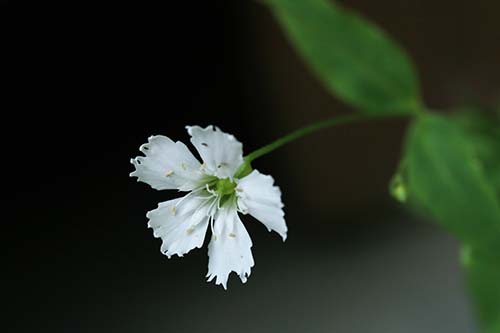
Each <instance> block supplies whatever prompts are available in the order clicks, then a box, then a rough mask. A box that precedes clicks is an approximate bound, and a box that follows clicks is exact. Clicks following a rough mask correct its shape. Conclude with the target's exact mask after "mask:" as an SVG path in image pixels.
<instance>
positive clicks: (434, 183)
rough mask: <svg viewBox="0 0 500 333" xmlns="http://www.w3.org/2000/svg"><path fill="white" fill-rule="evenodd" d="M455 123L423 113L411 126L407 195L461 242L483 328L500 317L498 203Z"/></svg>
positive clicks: (408, 149) (499, 213) (499, 211)
mask: <svg viewBox="0 0 500 333" xmlns="http://www.w3.org/2000/svg"><path fill="white" fill-rule="evenodd" d="M472 147H473V144H472V143H471V142H470V141H469V137H468V136H467V134H465V133H464V132H463V131H462V130H461V128H460V127H459V126H457V125H456V123H454V122H452V121H450V120H448V119H446V118H444V117H441V116H438V115H421V116H419V118H418V119H416V120H415V123H414V124H413V125H412V128H411V129H410V133H409V137H408V141H407V144H406V162H407V168H408V169H407V171H408V187H409V193H410V194H409V195H410V199H411V200H413V201H415V202H416V203H417V204H418V205H420V206H421V207H422V208H424V209H425V210H427V211H429V212H430V213H431V214H432V215H433V216H434V217H435V218H436V221H437V222H438V223H439V224H441V225H442V226H444V227H445V228H446V229H448V230H449V231H450V232H451V233H452V234H454V235H455V236H456V237H457V238H459V239H460V240H461V241H463V242H464V244H465V248H466V251H465V252H466V255H464V256H463V258H464V260H463V262H464V265H465V267H466V268H467V271H468V276H469V284H470V287H471V290H472V292H473V294H474V297H475V299H476V303H477V308H478V310H479V317H480V319H481V321H482V323H483V324H484V326H485V328H490V327H491V325H495V324H496V322H497V321H498V320H499V318H500V278H499V277H500V206H499V202H498V200H497V198H496V193H495V191H494V188H493V187H492V186H491V184H490V183H489V182H488V181H487V178H486V176H485V174H484V172H483V169H482V168H481V166H480V164H479V163H478V161H477V157H476V155H475V151H474V149H473V148H472Z"/></svg>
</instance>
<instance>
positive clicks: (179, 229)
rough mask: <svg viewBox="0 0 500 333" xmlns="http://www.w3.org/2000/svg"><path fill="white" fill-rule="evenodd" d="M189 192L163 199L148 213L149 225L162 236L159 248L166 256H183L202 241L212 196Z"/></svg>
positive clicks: (155, 232) (201, 243) (154, 233)
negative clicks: (183, 195)
mask: <svg viewBox="0 0 500 333" xmlns="http://www.w3.org/2000/svg"><path fill="white" fill-rule="evenodd" d="M204 194H206V195H201V194H193V193H190V194H188V195H187V196H185V197H183V198H179V199H174V200H170V201H166V202H162V203H160V204H159V205H158V208H157V209H155V210H152V211H150V212H148V213H147V217H148V219H149V223H148V227H149V228H152V229H153V235H154V236H155V237H156V238H161V239H162V241H163V243H162V246H161V252H162V253H163V254H165V255H166V256H168V257H169V258H170V257H171V256H172V255H174V254H177V255H178V256H179V257H182V256H183V255H184V254H186V253H188V252H189V251H190V250H192V249H194V248H200V247H201V246H202V245H203V241H204V239H205V234H206V231H207V226H208V222H209V219H210V216H209V215H210V212H211V210H212V209H213V207H214V205H215V197H214V196H212V195H210V194H208V192H205V193H204Z"/></svg>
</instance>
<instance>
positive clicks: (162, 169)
mask: <svg viewBox="0 0 500 333" xmlns="http://www.w3.org/2000/svg"><path fill="white" fill-rule="evenodd" d="M139 150H140V151H141V152H143V153H144V155H145V156H138V157H136V158H134V159H132V160H131V161H130V162H131V163H132V164H133V165H134V166H135V171H134V172H132V173H131V174H130V176H131V177H137V181H141V182H144V183H147V184H149V185H151V187H152V188H154V189H157V190H170V189H179V190H181V191H189V190H192V189H194V188H196V187H198V186H200V185H201V184H202V180H203V178H204V177H206V175H205V174H204V173H203V172H202V171H201V170H200V162H198V160H197V159H196V158H195V157H194V156H193V154H192V153H191V152H190V151H189V149H188V148H187V147H186V145H184V144H183V143H182V142H174V141H172V140H170V139H169V138H167V137H166V136H162V135H156V136H151V137H149V139H148V143H145V144H143V145H142V146H141V147H140V148H139Z"/></svg>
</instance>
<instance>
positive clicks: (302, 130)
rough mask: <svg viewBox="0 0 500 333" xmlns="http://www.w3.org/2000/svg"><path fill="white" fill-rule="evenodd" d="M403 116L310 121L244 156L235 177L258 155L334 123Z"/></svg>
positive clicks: (373, 116)
mask: <svg viewBox="0 0 500 333" xmlns="http://www.w3.org/2000/svg"><path fill="white" fill-rule="evenodd" d="M403 116H408V114H404V113H403V114H402V113H391V114H388V113H386V114H383V115H365V114H350V115H343V116H338V117H335V118H330V119H326V120H322V121H318V122H316V123H312V124H310V125H308V126H305V127H302V128H299V129H297V130H295V131H293V132H291V133H289V134H287V135H285V136H283V137H281V138H279V139H277V140H276V141H273V142H271V143H270V144H268V145H266V146H264V147H261V148H259V149H257V150H255V151H253V152H251V153H250V154H248V155H247V156H245V158H244V162H243V165H242V166H241V167H240V168H239V169H238V170H237V171H236V173H235V175H234V176H235V177H236V178H242V177H245V176H246V175H248V174H249V173H250V172H252V167H251V164H250V163H251V162H252V161H253V160H255V159H256V158H258V157H261V156H262V155H265V154H267V153H270V152H272V151H273V150H275V149H278V148H279V147H281V146H283V145H285V144H287V143H288V142H291V141H294V140H297V139H300V138H301V137H303V136H305V135H307V134H310V133H313V132H316V131H319V130H321V129H324V128H327V127H330V126H336V125H341V124H348V123H356V122H361V121H365V120H371V119H376V118H391V117H392V118H393V117H403Z"/></svg>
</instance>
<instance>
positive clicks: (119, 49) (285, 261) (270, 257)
mask: <svg viewBox="0 0 500 333" xmlns="http://www.w3.org/2000/svg"><path fill="white" fill-rule="evenodd" d="M343 3H345V4H346V5H347V6H349V7H351V8H353V9H355V10H357V11H358V12H360V13H362V14H364V15H365V16H367V17H369V18H370V19H372V20H373V21H375V22H377V23H378V24H379V25H380V26H381V27H383V28H384V29H385V30H386V31H388V32H389V33H390V34H391V35H392V36H393V37H394V38H395V39H396V40H397V41H398V42H400V43H401V44H402V45H403V46H404V47H405V48H406V49H407V50H408V52H409V53H410V54H411V56H412V58H413V59H414V61H415V63H416V66H417V67H418V69H419V73H420V77H421V80H422V84H423V91H424V96H425V99H426V101H427V103H428V105H430V106H431V107H434V108H444V109H446V108H449V107H451V106H453V105H456V104H459V103H462V102H478V103H485V104H487V103H492V102H493V101H494V100H495V99H496V98H498V92H499V90H498V87H499V86H500V43H499V41H500V29H498V13H499V12H500V3H499V2H496V1H485V0H483V1H476V2H474V3H460V2H456V1H451V0H446V1H439V2H436V1H430V0H421V1H416V0H405V1H401V0H397V1H396V0H391V1H384V2H373V1H369V0H350V1H343ZM131 4H132V3H129V4H128V5H131ZM117 8H118V9H117ZM110 9H113V11H109V10H110ZM108 11H109V12H108ZM154 12H155V15H153V14H151V11H148V12H142V11H139V10H136V9H135V8H133V7H129V8H126V9H125V5H124V4H122V3H120V5H116V4H109V6H108V5H107V4H106V5H103V8H100V9H98V10H95V11H94V10H90V11H89V10H88V9H85V8H80V7H78V8H76V6H75V7H74V8H72V10H71V11H69V12H68V14H67V15H66V16H64V17H61V16H57V15H53V13H52V14H48V15H47V16H46V17H45V18H42V19H39V20H36V21H34V22H36V23H33V22H32V24H31V25H30V26H29V27H25V29H24V30H23V27H22V26H21V27H20V28H19V32H20V33H21V34H22V35H23V38H20V39H19V41H18V42H17V45H16V46H17V47H14V48H13V50H14V52H15V53H16V55H17V59H16V60H17V61H18V62H19V66H18V69H19V74H18V75H17V77H16V79H17V80H18V81H19V82H18V81H16V82H15V84H14V86H17V85H19V86H20V87H23V89H24V90H23V91H25V93H23V94H21V95H20V96H17V95H16V98H15V99H16V103H15V107H14V108H13V111H14V112H12V114H13V115H14V119H15V121H16V122H17V123H21V124H23V125H22V128H21V130H20V133H18V134H17V135H16V137H15V138H12V137H10V139H9V140H8V141H5V142H11V145H8V147H7V148H8V158H9V162H10V163H8V164H10V165H14V167H15V173H9V174H6V175H5V176H4V177H5V180H6V183H7V185H12V188H11V187H10V186H7V188H6V189H5V190H6V193H10V195H9V198H8V199H7V200H6V201H5V202H6V203H7V206H8V208H9V211H10V212H12V213H13V216H12V219H8V221H7V222H6V235H7V238H8V239H7V242H6V244H7V247H8V251H7V263H10V264H12V267H13V269H9V270H8V271H7V272H6V274H5V276H6V280H5V284H4V285H5V287H7V289H8V290H7V291H6V295H7V297H8V299H9V302H8V303H7V304H9V310H10V311H8V312H7V314H8V315H9V318H10V319H11V320H9V321H8V322H9V323H10V322H12V323H13V325H14V326H13V328H12V329H15V330H12V331H16V332H28V331H29V332H33V331H36V332H115V331H116V332H338V333H361V332H363V333H366V332H371V333H379V332H380V333H392V332H405V333H413V332H415V333H417V332H418V333H421V332H427V333H433V332H435V333H447V332H450V333H462V332H463V333H466V332H472V331H473V330H474V320H473V311H472V308H471V306H470V304H469V299H468V295H467V293H466V290H465V282H464V279H463V277H462V275H461V272H460V268H459V263H458V246H457V243H456V242H455V241H454V240H453V239H451V237H449V236H448V235H446V234H445V233H444V232H443V231H442V230H440V229H439V228H437V227H435V226H434V225H433V224H432V223H430V222H429V221H425V219H424V218H422V217H421V218H417V217H415V216H414V215H412V214H410V212H407V211H405V209H404V208H403V207H401V206H400V205H399V204H397V203H395V202H393V201H392V199H391V198H390V197H389V195H388V192H387V184H388V182H389V179H390V177H391V175H392V173H393V172H394V170H395V168H396V165H397V163H398V158H399V155H400V149H401V144H402V140H403V138H404V131H405V127H406V125H407V124H406V122H405V121H404V120H390V121H389V120H387V121H386V120H378V121H376V122H373V123H369V124H368V123H367V124H357V125H349V126H347V125H346V126H342V127H339V128H336V129H332V130H329V131H325V132H321V133H316V134H314V135H311V136H310V137H307V138H306V139H303V140H301V141H298V142H295V143H292V144H290V145H288V146H286V147H284V148H282V149H280V150H278V151H276V152H275V153H273V154H271V155H269V156H266V157H263V158H262V159H260V160H258V161H256V163H255V165H254V166H255V167H256V168H258V169H259V170H261V171H262V172H263V173H267V174H271V175H273V176H274V178H275V179H276V182H277V184H278V185H279V186H280V187H281V189H282V192H283V200H284V203H285V205H286V208H285V209H286V218H287V222H288V226H289V238H288V240H287V241H286V242H285V243H282V242H281V241H280V238H279V237H278V236H277V235H276V234H270V233H268V232H267V231H266V229H265V228H264V227H263V226H262V225H260V224H259V223H258V222H256V221H255V220H253V219H252V218H249V217H248V218H245V219H244V222H245V225H246V227H247V228H248V229H249V232H250V234H251V236H252V239H253V243H254V247H253V254H254V258H255V261H256V266H255V267H254V269H253V270H252V275H251V277H250V279H249V281H248V282H247V284H245V285H242V284H241V283H240V281H239V280H238V279H237V278H236V277H234V276H232V277H231V279H230V282H229V290H228V291H224V290H223V289H222V288H221V287H218V286H215V285H213V284H207V283H206V282H205V279H204V275H205V274H206V270H207V260H208V259H207V251H206V248H203V249H201V250H195V251H193V252H191V253H189V254H188V255H187V256H185V257H184V258H182V259H179V258H174V259H170V260H167V258H166V257H164V256H163V255H162V254H161V253H160V251H159V247H160V241H159V240H157V239H154V238H153V237H152V232H151V230H149V229H147V228H146V223H147V220H146V218H145V213H146V212H147V211H148V210H151V209H153V208H155V207H156V205H157V203H158V202H160V201H165V200H168V199H170V198H173V197H175V196H176V195H177V194H176V193H173V192H157V191H154V190H152V189H151V188H149V187H148V186H147V185H145V184H142V183H136V182H135V180H133V179H131V178H128V174H129V173H130V172H131V171H132V170H133V168H132V166H131V165H130V164H129V159H130V158H131V157H134V156H136V155H137V154H139V151H138V147H139V145H140V144H142V143H143V142H145V141H146V139H147V137H148V136H149V135H152V134H164V135H168V136H170V137H171V138H173V139H176V140H182V141H185V142H187V141H188V136H187V133H185V130H184V126H185V125H188V124H189V125H192V124H199V125H208V124H215V125H218V126H219V127H221V128H222V129H223V130H225V131H227V132H229V133H233V134H234V135H236V136H237V138H239V139H240V140H241V141H242V142H243V143H244V148H245V152H246V153H248V152H250V151H252V150H254V149H256V148H258V147H260V146H262V145H264V144H266V143H269V142H270V141H271V140H273V139H275V138H277V137H279V136H281V135H283V134H285V133H287V132H289V131H291V130H293V129H295V128H297V127H300V126H303V125H305V124H308V123H310V122H312V121H316V120H320V119H324V118H327V117H331V116H334V115H338V114H342V113H346V112H352V111H353V110H351V109H349V108H348V107H347V106H346V105H343V104H342V103H340V102H339V101H337V100H336V99H335V98H333V97H331V96H330V95H329V94H328V93H327V92H326V91H325V90H324V89H323V88H322V86H321V84H320V82H319V81H317V80H316V79H315V78H314V77H313V76H312V75H311V73H310V71H309V70H308V68H307V67H306V66H305V65H304V63H303V62H302V61H301V59H300V58H299V57H298V56H297V55H296V54H295V52H294V50H293V49H292V48H291V46H290V45H289V44H288V43H287V41H286V39H285V37H284V35H283V33H282V32H281V30H280V29H279V27H278V26H277V25H276V23H275V21H274V20H273V18H272V16H271V14H270V12H269V11H268V10H267V9H266V8H265V7H264V6H263V5H262V4H260V3H258V2H253V1H204V2H199V3H195V2H190V3H183V4H173V3H172V4H168V5H164V6H163V7H162V8H159V9H156V10H154ZM332 42H333V41H332ZM26 110H30V111H29V112H28V111H26ZM33 111H34V112H33ZM13 161H17V162H16V163H13ZM207 239H208V238H207Z"/></svg>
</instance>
